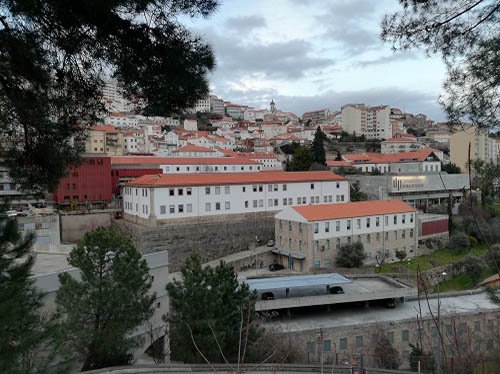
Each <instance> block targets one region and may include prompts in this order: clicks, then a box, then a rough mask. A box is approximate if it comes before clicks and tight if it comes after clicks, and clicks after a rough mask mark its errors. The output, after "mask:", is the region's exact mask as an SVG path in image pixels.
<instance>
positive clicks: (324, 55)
mask: <svg viewBox="0 0 500 374" xmlns="http://www.w3.org/2000/svg"><path fill="white" fill-rule="evenodd" d="M397 10H399V4H398V1H397V0H253V1H248V0H222V4H221V6H220V7H219V9H218V10H217V12H216V13H215V14H213V15H212V16H211V17H209V18H208V19H200V18H195V19H192V20H183V21H184V24H185V25H186V26H187V27H188V28H189V29H190V30H192V31H194V32H196V33H197V34H198V35H200V36H202V37H203V38H204V39H205V40H207V41H208V42H209V43H211V44H212V46H213V48H214V51H215V56H216V59H217V68H216V70H215V71H214V72H213V73H212V74H211V75H210V85H211V89H212V92H213V93H215V94H216V95H218V96H219V97H222V98H223V99H224V100H229V101H231V102H233V103H236V104H246V105H252V106H254V107H256V108H264V107H266V106H267V105H268V103H269V101H270V100H271V99H274V101H275V102H276V104H277V107H278V109H282V110H286V111H292V112H295V113H296V114H299V115H302V113H303V112H305V111H309V110H315V109H322V108H324V107H328V108H330V109H332V110H338V109H340V106H341V105H343V104H346V103H352V102H363V103H365V104H368V105H378V104H388V105H391V106H393V107H398V108H401V109H404V110H405V111H408V112H411V113H425V114H427V115H428V116H429V117H430V118H432V119H434V120H438V121H440V120H445V116H444V114H443V112H442V110H441V108H440V106H439V104H438V103H437V100H438V98H439V95H440V93H441V90H442V87H441V85H442V81H443V79H444V76H445V67H444V64H443V63H442V62H441V60H440V59H439V57H433V58H429V57H426V56H425V55H424V54H423V53H422V52H419V51H412V52H408V53H393V52H392V51H391V48H390V46H389V45H384V44H383V43H382V42H381V40H380V37H379V34H380V26H379V24H380V21H381V19H382V17H383V15H384V14H385V13H390V12H394V11H397Z"/></svg>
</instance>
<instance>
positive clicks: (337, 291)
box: [330, 286, 345, 295]
mask: <svg viewBox="0 0 500 374" xmlns="http://www.w3.org/2000/svg"><path fill="white" fill-rule="evenodd" d="M330 293H331V294H334V295H342V294H344V293H345V292H344V289H343V288H342V287H339V286H335V287H332V288H330Z"/></svg>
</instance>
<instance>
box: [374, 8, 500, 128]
mask: <svg viewBox="0 0 500 374" xmlns="http://www.w3.org/2000/svg"><path fill="white" fill-rule="evenodd" d="M399 2H400V3H401V5H402V6H403V11H402V12H397V13H395V14H392V15H386V16H385V18H384V20H383V21H382V32H381V36H382V39H383V40H384V41H386V42H390V43H392V46H393V48H394V50H403V51H404V50H409V49H411V48H424V49H425V51H426V52H427V53H428V54H441V56H442V57H443V59H444V61H445V63H446V64H447V68H448V78H447V80H446V82H445V84H444V88H445V90H446V93H447V95H446V96H443V97H442V98H441V100H440V101H441V104H442V105H443V107H444V109H445V111H446V112H447V115H448V119H449V121H450V122H451V123H456V122H458V121H461V120H463V119H466V120H468V121H470V122H472V123H474V124H481V125H483V126H487V127H490V128H495V127H497V126H498V125H499V124H500V115H499V103H500V97H499V85H500V80H499V79H498V78H499V77H500V64H499V63H498V56H499V55H500V36H499V34H498V27H497V26H498V11H499V10H500V1H498V0H479V1H478V0H463V1H453V0H441V1H434V0H418V1H417V0H399Z"/></svg>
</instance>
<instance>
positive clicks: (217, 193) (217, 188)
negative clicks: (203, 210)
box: [215, 186, 220, 195]
mask: <svg viewBox="0 0 500 374" xmlns="http://www.w3.org/2000/svg"><path fill="white" fill-rule="evenodd" d="M215 194H216V195H220V187H219V186H217V187H215Z"/></svg>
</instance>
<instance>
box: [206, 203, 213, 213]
mask: <svg viewBox="0 0 500 374" xmlns="http://www.w3.org/2000/svg"><path fill="white" fill-rule="evenodd" d="M210 210H212V207H211V205H210V203H205V212H210Z"/></svg>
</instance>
